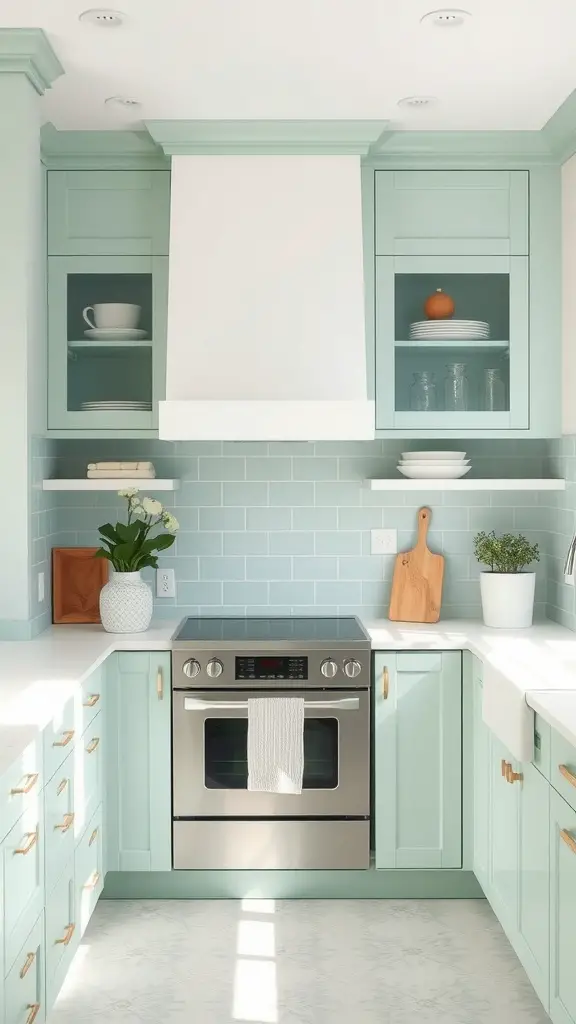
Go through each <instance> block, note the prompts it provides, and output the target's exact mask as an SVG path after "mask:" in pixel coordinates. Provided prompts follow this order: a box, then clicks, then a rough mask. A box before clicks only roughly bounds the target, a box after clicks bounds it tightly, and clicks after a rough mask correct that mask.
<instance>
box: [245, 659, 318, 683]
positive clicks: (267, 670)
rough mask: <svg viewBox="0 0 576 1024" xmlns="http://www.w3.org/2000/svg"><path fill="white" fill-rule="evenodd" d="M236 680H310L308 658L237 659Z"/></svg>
mask: <svg viewBox="0 0 576 1024" xmlns="http://www.w3.org/2000/svg"><path fill="white" fill-rule="evenodd" d="M236 679H308V658H299V657H296V658H291V657H288V658H276V657H268V656H267V655H264V656H263V657H261V658H244V657H242V658H236Z"/></svg>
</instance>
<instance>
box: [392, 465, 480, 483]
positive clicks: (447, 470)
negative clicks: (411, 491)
mask: <svg viewBox="0 0 576 1024" xmlns="http://www.w3.org/2000/svg"><path fill="white" fill-rule="evenodd" d="M471 469H472V466H461V465H457V466H453V467H451V466H398V472H400V473H402V476H407V477H409V478H410V480H458V479H459V478H460V477H461V476H465V475H466V473H469V472H470V470H471Z"/></svg>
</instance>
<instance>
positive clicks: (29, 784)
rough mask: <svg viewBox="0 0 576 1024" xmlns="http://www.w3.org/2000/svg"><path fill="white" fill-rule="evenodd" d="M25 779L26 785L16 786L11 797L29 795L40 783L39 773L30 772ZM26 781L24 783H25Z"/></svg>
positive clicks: (11, 791) (11, 792)
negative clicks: (21, 794) (22, 794)
mask: <svg viewBox="0 0 576 1024" xmlns="http://www.w3.org/2000/svg"><path fill="white" fill-rule="evenodd" d="M24 779H26V781H25V782H24V785H23V786H16V787H15V788H14V789H11V790H10V796H18V795H19V794H20V793H29V792H30V790H31V789H34V786H35V785H36V783H37V782H38V772H28V775H25V776H24ZM24 779H23V780H22V781H24Z"/></svg>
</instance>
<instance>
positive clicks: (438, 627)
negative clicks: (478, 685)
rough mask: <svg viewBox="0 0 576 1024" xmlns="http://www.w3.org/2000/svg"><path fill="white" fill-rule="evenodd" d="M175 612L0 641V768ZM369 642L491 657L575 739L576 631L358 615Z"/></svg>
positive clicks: (153, 637) (161, 639) (167, 626)
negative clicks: (99, 673) (132, 628)
mask: <svg viewBox="0 0 576 1024" xmlns="http://www.w3.org/2000/svg"><path fill="white" fill-rule="evenodd" d="M179 621H180V619H179V618H175V619H173V620H167V621H166V622H157V623H155V624H153V625H152V627H151V628H150V629H149V630H147V632H145V633H123V634H111V633H106V632H104V630H103V629H102V627H101V626H52V627H51V628H50V629H48V630H46V632H44V633H42V634H41V635H40V636H39V637H36V639H34V640H30V641H3V642H0V775H2V774H3V772H4V770H5V769H6V768H7V767H9V765H10V764H11V763H12V762H13V761H14V759H15V758H16V757H17V756H18V754H19V753H21V751H22V750H24V748H25V747H26V746H27V744H28V743H29V742H30V741H31V739H32V738H33V737H34V735H35V734H36V733H37V732H38V731H39V730H42V729H44V728H45V726H46V725H47V724H48V722H49V721H50V719H51V718H52V717H53V715H54V714H55V713H56V712H57V711H58V708H59V707H61V706H62V704H63V703H64V702H65V701H66V700H67V699H68V697H69V696H70V695H71V694H73V693H74V692H75V691H76V690H77V688H78V687H79V686H80V684H81V683H82V681H83V680H84V679H85V678H86V677H87V676H88V675H90V673H91V672H93V671H94V669H96V668H97V667H98V665H100V664H101V663H102V662H103V661H105V659H106V658H107V657H108V655H110V654H112V653H113V652H114V651H122V650H124V651H158V650H168V649H170V642H171V638H172V636H173V635H174V633H175V631H176V628H177V626H178V624H179ZM365 626H366V629H367V630H368V632H369V634H370V636H371V637H372V647H373V649H374V650H469V651H471V652H472V653H473V654H476V655H477V656H478V657H479V658H481V659H482V661H490V662H491V663H492V664H493V665H495V667H497V668H498V669H499V671H501V672H503V673H505V674H506V675H507V676H508V678H510V679H511V680H512V681H513V682H514V683H515V685H517V686H518V687H519V688H520V689H521V690H522V691H523V692H524V693H525V698H526V701H527V703H528V705H529V706H530V707H532V708H533V709H534V710H535V711H537V712H538V713H539V714H540V715H542V717H543V718H545V719H546V720H547V721H549V722H550V724H551V725H552V726H553V727H554V728H556V729H558V730H559V731H560V732H561V733H562V734H563V735H564V736H565V737H566V738H567V739H568V740H569V741H570V742H572V743H574V744H575V745H576V633H573V632H572V631H571V630H569V629H565V628H564V627H562V626H559V625H557V624H556V623H553V622H541V623H537V624H535V625H534V626H532V627H531V628H530V629H517V630H499V629H489V628H487V627H486V626H484V625H482V623H480V622H477V621H473V620H466V619H461V620H457V619H455V620H446V621H444V622H439V623H436V624H434V625H423V624H419V623H402V622H390V621H389V620H388V619H379V620H376V621H372V622H367V623H365Z"/></svg>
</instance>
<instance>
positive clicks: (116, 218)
mask: <svg viewBox="0 0 576 1024" xmlns="http://www.w3.org/2000/svg"><path fill="white" fill-rule="evenodd" d="M169 224H170V172H169V171H127V170H126V171H48V253H49V255H50V256H162V255H167V254H168V239H169Z"/></svg>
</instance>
